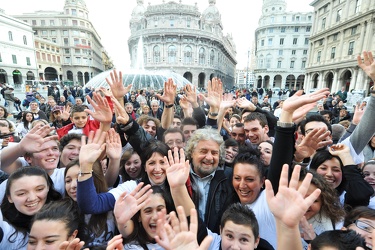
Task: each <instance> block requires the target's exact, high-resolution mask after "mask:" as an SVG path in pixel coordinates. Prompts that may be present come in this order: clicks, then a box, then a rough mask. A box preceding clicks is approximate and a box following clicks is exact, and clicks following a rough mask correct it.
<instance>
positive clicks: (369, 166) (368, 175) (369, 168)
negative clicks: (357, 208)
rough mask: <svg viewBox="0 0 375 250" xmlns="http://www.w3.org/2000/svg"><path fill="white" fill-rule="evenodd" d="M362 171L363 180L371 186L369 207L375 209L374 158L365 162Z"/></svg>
mask: <svg viewBox="0 0 375 250" xmlns="http://www.w3.org/2000/svg"><path fill="white" fill-rule="evenodd" d="M362 173H363V176H364V179H365V181H367V183H368V184H369V185H370V186H371V187H372V189H373V190H374V194H373V195H372V196H371V198H370V203H369V205H368V207H369V208H371V209H375V198H374V197H375V160H370V161H368V162H366V163H365V165H364V166H363V168H362Z"/></svg>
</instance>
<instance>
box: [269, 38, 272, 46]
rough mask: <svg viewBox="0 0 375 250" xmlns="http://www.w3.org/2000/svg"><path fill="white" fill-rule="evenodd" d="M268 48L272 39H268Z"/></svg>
mask: <svg viewBox="0 0 375 250" xmlns="http://www.w3.org/2000/svg"><path fill="white" fill-rule="evenodd" d="M268 46H272V38H268Z"/></svg>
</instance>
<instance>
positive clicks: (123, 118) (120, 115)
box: [111, 97, 130, 124]
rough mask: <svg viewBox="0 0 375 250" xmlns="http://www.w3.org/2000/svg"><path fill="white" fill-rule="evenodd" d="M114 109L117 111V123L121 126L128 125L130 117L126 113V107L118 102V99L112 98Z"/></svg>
mask: <svg viewBox="0 0 375 250" xmlns="http://www.w3.org/2000/svg"><path fill="white" fill-rule="evenodd" d="M111 100H112V103H113V107H114V109H115V115H116V122H117V123H119V124H126V123H128V121H129V118H130V117H129V115H128V113H126V111H125V109H124V107H123V106H122V104H121V103H120V102H119V101H118V100H116V98H114V97H112V98H111Z"/></svg>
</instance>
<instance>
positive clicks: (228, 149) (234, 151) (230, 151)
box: [224, 138, 239, 167]
mask: <svg viewBox="0 0 375 250" xmlns="http://www.w3.org/2000/svg"><path fill="white" fill-rule="evenodd" d="M224 147H225V166H228V167H232V166H233V165H232V163H233V161H234V158H236V156H237V155H238V151H239V145H238V142H237V141H236V140H235V139H233V138H229V139H227V140H225V142H224Z"/></svg>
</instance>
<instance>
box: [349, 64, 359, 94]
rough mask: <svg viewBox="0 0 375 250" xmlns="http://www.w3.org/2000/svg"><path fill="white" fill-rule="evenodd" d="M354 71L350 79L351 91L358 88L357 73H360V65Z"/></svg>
mask: <svg viewBox="0 0 375 250" xmlns="http://www.w3.org/2000/svg"><path fill="white" fill-rule="evenodd" d="M353 71H354V73H353V75H352V78H351V79H350V85H349V91H350V90H352V89H356V87H357V86H356V81H357V75H358V67H355V68H354V70H353Z"/></svg>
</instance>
